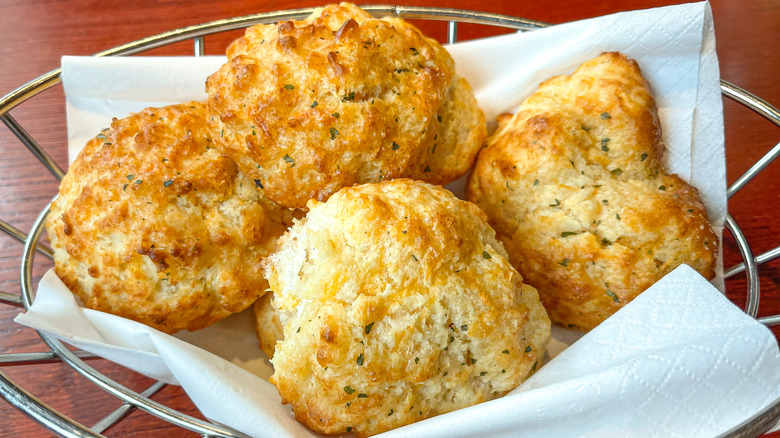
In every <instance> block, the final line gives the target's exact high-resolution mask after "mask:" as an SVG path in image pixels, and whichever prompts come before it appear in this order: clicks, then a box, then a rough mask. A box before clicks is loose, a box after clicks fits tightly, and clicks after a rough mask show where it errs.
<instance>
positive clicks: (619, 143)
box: [467, 53, 718, 330]
mask: <svg viewBox="0 0 780 438" xmlns="http://www.w3.org/2000/svg"><path fill="white" fill-rule="evenodd" d="M498 122H499V127H498V130H497V131H496V132H495V134H493V135H492V136H491V137H490V138H489V139H488V146H487V148H486V149H483V150H482V151H481V152H480V154H479V156H478V158H477V163H476V165H475V168H474V172H473V173H472V175H471V177H470V180H469V184H468V189H467V192H468V198H469V200H471V201H472V202H474V203H476V204H477V205H479V207H481V208H482V210H484V211H485V212H486V213H487V215H488V218H489V222H490V224H491V225H492V226H493V227H494V228H495V229H496V233H497V235H498V237H499V239H500V240H501V241H502V242H503V243H504V246H505V247H506V250H507V252H508V253H509V258H510V260H511V261H512V264H513V265H514V266H515V267H516V268H517V270H518V271H519V272H520V273H521V274H522V275H523V278H525V280H526V281H527V282H528V283H529V284H530V285H532V286H534V287H536V288H537V289H538V290H539V295H540V297H541V300H542V303H543V304H544V305H545V307H546V308H547V311H548V313H549V315H550V319H551V320H552V321H553V322H556V323H558V324H561V325H563V326H567V327H571V328H578V329H583V330H588V329H591V328H593V327H594V326H596V325H597V324H599V323H600V322H601V321H603V320H604V319H606V318H607V317H608V316H610V315H611V314H613V313H614V312H615V311H617V310H618V309H619V308H621V307H622V306H624V305H626V304H627V303H628V302H629V301H631V300H632V299H633V298H634V297H636V296H637V295H638V294H639V293H641V292H642V291H644V290H645V289H647V288H648V287H649V286H650V285H652V284H653V283H655V282H656V281H657V280H659V279H660V278H661V277H662V276H664V275H665V274H667V273H669V272H670V271H671V270H673V269H674V268H675V267H677V266H679V265H680V264H683V263H685V264H688V265H690V266H691V267H693V268H694V269H696V270H697V271H698V272H699V273H701V274H702V275H703V276H705V277H707V278H713V277H714V275H715V271H714V269H715V265H716V258H717V253H718V239H717V237H716V236H715V234H714V233H713V231H712V228H711V227H710V224H709V222H708V218H707V213H706V210H705V208H704V205H703V204H702V203H701V201H700V200H699V196H698V193H697V191H696V189H695V188H694V187H692V186H691V185H689V184H688V183H686V182H685V181H683V180H682V179H680V178H679V177H678V176H677V175H669V174H667V173H666V171H665V170H664V168H663V167H662V165H661V157H662V154H663V151H664V147H663V144H662V143H661V135H660V134H661V131H660V126H659V123H658V118H657V115H656V107H655V102H654V100H653V97H652V95H651V92H650V87H649V85H648V84H647V82H646V81H645V80H644V79H643V77H642V75H641V72H640V70H639V67H638V66H637V64H636V62H634V61H633V60H629V59H627V58H626V57H625V56H623V55H621V54H619V53H604V54H602V55H600V56H598V57H597V58H595V59H592V60H590V61H588V62H586V63H584V64H583V65H581V66H580V67H579V68H578V69H577V71H576V72H574V74H572V75H571V76H557V77H554V78H552V79H549V80H548V81H546V82H544V83H542V84H541V85H540V86H539V89H538V91H536V92H535V93H534V94H533V95H531V96H530V97H529V98H528V99H527V100H526V101H525V102H523V103H522V104H521V105H520V108H519V109H518V111H517V113H516V114H515V115H514V116H512V115H504V116H501V117H499V120H498Z"/></svg>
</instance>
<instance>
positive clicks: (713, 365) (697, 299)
mask: <svg viewBox="0 0 780 438" xmlns="http://www.w3.org/2000/svg"><path fill="white" fill-rule="evenodd" d="M449 49H450V52H451V53H452V55H453V57H454V58H455V60H456V64H457V68H458V71H459V73H460V74H461V75H463V76H464V77H466V78H467V79H468V80H469V82H470V83H471V84H472V86H473V87H474V89H475V92H476V94H477V98H478V101H479V104H480V106H481V107H482V108H483V109H484V111H485V114H486V119H487V120H488V121H493V120H495V116H496V115H498V114H500V113H504V112H513V111H514V110H515V109H516V107H517V106H518V105H519V103H520V102H521V101H522V100H523V99H525V98H526V97H527V96H528V95H530V94H531V93H532V92H533V91H534V90H535V89H536V86H537V85H538V83H539V82H541V81H543V80H546V79H547V78H549V77H550V76H553V75H560V74H570V73H571V72H572V71H573V70H574V69H575V68H576V67H577V66H578V65H579V64H581V63H582V62H584V61H586V60H588V59H590V58H592V57H595V56H597V55H598V54H599V53H601V52H602V51H620V52H622V53H624V54H626V55H627V56H629V57H631V58H634V59H636V60H637V62H638V63H639V65H640V68H641V69H642V72H643V74H644V76H645V77H646V79H647V80H648V81H649V82H650V83H651V86H652V88H653V91H654V95H655V98H656V101H657V104H658V107H659V117H660V120H661V123H662V127H663V132H664V141H665V143H666V145H667V149H668V151H667V155H666V156H665V165H666V166H667V169H669V170H670V171H671V172H673V173H678V174H680V175H681V176H682V177H683V178H684V179H686V180H688V181H689V182H692V183H693V184H694V185H695V186H697V187H698V188H699V190H700V193H701V195H702V198H703V200H704V202H705V204H706V205H707V207H708V211H709V214H710V218H711V220H712V222H713V223H714V224H715V225H716V227H718V229H721V227H722V224H723V221H724V218H725V212H726V185H725V184H726V178H725V154H724V145H723V120H722V104H721V95H720V88H719V81H718V78H719V72H718V64H717V57H716V55H715V46H714V33H713V28H712V15H711V11H710V8H709V5H708V4H707V3H695V4H688V5H680V6H672V7H666V8H658V9H651V10H646V11H635V12H626V13H621V14H615V15H611V16H607V17H600V18H595V19H591V20H585V21H581V22H576V23H570V24H565V25H559V26H555V27H552V28H549V29H543V30H539V31H534V32H531V33H525V34H514V35H508V36H503V37H497V38H490V39H485V40H479V41H473V42H468V43H463V44H457V45H455V46H451V47H449ZM223 62H224V58H223V57H201V58H188V57H181V58H160V57H156V58H141V57H132V58H79V57H65V58H63V83H64V86H65V92H66V96H67V111H68V131H69V137H68V139H69V152H70V157H71V159H73V158H75V156H76V154H77V153H78V151H79V150H80V148H81V147H82V146H83V145H84V144H85V143H86V141H87V140H88V139H89V138H91V137H93V136H94V135H95V133H97V132H99V131H100V129H102V128H105V127H107V126H108V125H109V123H110V120H111V117H124V116H126V115H127V114H129V113H130V112H134V111H140V110H142V109H143V108H146V107H148V106H161V105H167V104H172V103H178V102H184V101H188V100H203V99H205V97H206V96H205V93H204V91H203V89H204V82H205V79H206V77H207V76H208V75H209V74H210V73H212V72H213V71H215V70H216V69H217V68H218V67H219V66H220V65H221V64H222V63H223ZM719 272H720V270H719ZM718 284H719V285H722V281H721V282H720V283H718ZM247 313H248V312H244V313H242V314H239V315H235V316H233V317H230V318H228V319H226V320H224V321H222V322H220V323H218V324H216V325H215V326H212V327H210V328H208V329H205V330H202V331H198V332H194V333H182V334H178V335H177V336H176V337H172V336H168V335H165V334H163V333H161V332H159V331H156V330H154V329H151V328H148V327H146V326H143V325H141V324H138V323H135V322H132V321H129V320H125V319H123V318H119V317H116V316H112V315H107V314H104V313H101V312H96V311H93V310H89V309H83V308H81V307H79V305H78V304H77V303H76V301H75V299H74V298H73V295H72V294H71V293H70V292H69V291H68V290H67V289H66V288H65V286H64V285H63V284H62V283H61V282H60V280H59V279H58V278H57V277H56V275H54V274H53V273H52V272H50V273H47V274H46V275H45V276H44V278H43V279H42V281H41V283H40V285H39V287H38V292H37V298H36V300H35V303H34V305H33V307H32V308H31V309H30V311H29V312H28V313H27V314H20V315H19V316H18V317H17V318H16V321H17V322H19V323H22V324H25V325H28V326H30V327H33V328H36V329H39V330H44V331H47V332H49V333H52V334H54V335H55V336H57V337H59V338H61V339H64V340H66V341H67V342H68V343H70V344H73V345H75V346H77V347H79V348H82V349H85V350H87V351H91V352H94V353H96V354H99V355H101V356H104V357H107V358H109V359H111V360H113V361H115V362H118V363H121V364H123V365H125V366H127V367H128V368H131V369H134V370H136V371H138V372H141V373H143V374H145V375H148V376H151V377H155V378H158V379H161V380H163V381H165V382H169V383H178V384H181V385H182V386H183V387H184V389H185V390H186V391H187V393H188V394H189V395H190V397H191V398H192V399H193V401H194V403H195V404H196V405H197V406H198V408H199V409H200V410H201V411H202V412H203V414H204V415H205V416H206V417H207V418H210V419H212V420H215V421H218V422H220V423H223V424H225V425H228V426H231V427H233V428H235V429H237V430H240V431H243V432H245V433H247V434H249V435H252V436H310V435H311V432H310V431H308V429H306V428H305V427H303V426H302V425H300V424H299V423H298V422H296V421H295V420H294V419H293V417H292V413H291V411H290V409H289V408H288V407H285V406H282V405H281V404H280V403H279V395H278V394H277V392H276V390H275V389H274V388H273V386H272V385H270V384H269V383H268V382H267V381H265V380H263V379H261V378H257V377H255V375H260V376H263V377H267V376H268V375H270V373H271V369H270V368H269V365H268V362H267V360H266V359H265V357H264V355H262V353H260V352H259V349H257V347H256V345H257V341H256V339H255V338H254V333H253V330H252V324H253V322H252V320H251V318H252V317H251V315H248V314H247ZM554 336H555V339H554V340H553V341H552V343H551V345H550V348H549V349H550V350H551V353H552V356H556V355H557V357H556V358H555V359H554V360H552V361H551V362H549V363H548V364H546V365H544V366H543V367H542V368H541V370H540V371H539V372H537V373H536V374H535V375H534V376H532V377H531V379H529V380H528V381H527V382H526V383H525V384H523V385H521V386H520V387H519V388H518V389H516V390H515V391H513V392H512V393H511V394H510V395H508V396H506V397H503V398H501V399H498V400H494V401H491V402H487V403H483V404H480V405H477V406H473V407H470V408H467V409H463V410H459V411H456V412H453V413H450V414H446V415H442V416H439V417H435V418H432V419H428V420H425V421H422V422H419V423H416V424H413V425H410V426H407V427H403V428H400V429H397V430H394V431H391V432H388V433H387V435H388V436H430V437H453V436H486V435H489V436H518V435H521V434H522V435H523V436H542V435H544V436H550V435H554V436H571V435H581V436H613V435H615V436H627V435H628V436H631V435H642V436H648V435H649V436H652V435H656V436H681V437H682V436H686V437H687V436H710V435H714V434H717V433H719V432H722V431H725V430H728V429H729V428H731V427H733V426H734V425H736V424H738V423H739V422H741V421H743V420H745V419H746V418H748V417H750V416H751V415H752V414H753V413H755V412H757V411H758V410H759V409H761V408H762V407H764V406H766V405H767V404H768V403H770V402H771V401H773V400H775V399H776V398H777V397H778V396H780V374H778V370H780V366H778V365H780V363H779V361H778V359H780V356H779V353H778V347H777V342H776V340H775V338H774V336H773V335H772V333H771V332H770V331H769V330H767V329H766V328H765V327H763V326H762V325H760V324H758V323H757V322H755V321H754V320H752V319H751V318H749V317H747V316H745V315H744V314H743V313H742V312H741V311H740V310H739V309H737V308H736V307H734V306H733V305H732V304H731V303H730V302H728V300H726V299H725V298H724V297H723V296H722V295H721V294H720V293H718V291H717V290H716V289H714V288H713V287H712V286H711V285H710V284H708V283H707V282H706V281H705V280H704V279H703V278H701V277H700V276H699V275H698V274H697V273H695V272H694V271H693V270H691V269H690V268H687V267H680V268H678V269H677V270H676V271H674V272H673V273H672V274H670V275H669V276H667V277H666V278H664V279H663V280H661V281H660V282H658V283H657V284H656V285H655V286H653V287H652V288H651V289H649V290H648V291H646V292H645V293H643V294H642V295H641V296H640V297H639V298H637V299H636V300H634V301H633V302H632V303H630V304H629V305H627V306H626V307H625V308H624V309H623V310H621V311H620V312H618V313H617V314H616V315H615V316H613V317H612V318H610V319H609V320H607V321H606V322H605V323H604V324H602V325H601V326H599V327H597V328H596V329H595V330H593V331H592V332H591V333H589V334H588V335H586V336H585V337H583V338H582V339H581V340H579V341H578V342H576V343H574V344H573V345H572V346H571V347H569V348H568V349H567V348H566V347H568V346H569V345H571V344H572V343H573V342H574V341H575V340H576V338H578V337H579V335H578V334H574V333H572V332H570V331H566V330H559V329H556V330H555V331H554ZM184 340H186V341H187V342H185V341H184ZM193 344H194V345H199V346H201V347H203V348H205V349H208V350H210V351H211V353H210V352H207V351H205V350H204V349H201V348H198V347H196V346H193ZM564 350H565V351H564ZM561 351H563V352H562V353H560V352H561ZM212 353H214V354H212ZM558 353H560V354H558ZM215 354H216V355H220V356H222V358H220V357H218V356H216V355H215ZM223 358H224V359H223ZM242 368H243V369H242ZM246 370H249V371H251V373H250V372H248V371H246ZM253 374H254V375H253Z"/></svg>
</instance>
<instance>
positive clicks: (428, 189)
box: [264, 179, 550, 436]
mask: <svg viewBox="0 0 780 438" xmlns="http://www.w3.org/2000/svg"><path fill="white" fill-rule="evenodd" d="M309 207H310V211H309V213H308V215H307V216H306V218H305V219H303V220H301V221H299V222H297V223H296V224H295V225H294V226H293V227H292V228H291V229H290V231H289V232H288V233H287V234H285V235H284V236H283V237H282V238H281V239H280V240H279V248H278V249H277V251H276V252H275V253H274V254H273V255H271V256H270V257H269V258H268V259H267V260H266V263H265V265H264V269H265V274H266V276H267V277H268V279H269V282H270V284H271V289H272V290H273V291H274V298H273V299H274V303H275V305H276V307H277V308H278V309H279V313H280V319H281V322H282V325H283V327H284V339H283V340H282V341H281V342H279V343H277V344H276V352H275V355H274V358H273V364H274V369H275V373H274V375H273V377H272V378H271V381H272V382H273V383H274V384H275V385H276V387H277V389H278V390H279V393H280V394H281V396H282V399H283V401H284V402H285V403H291V404H292V406H293V410H294V412H295V415H296V418H297V419H298V420H299V421H301V422H303V423H305V424H306V425H307V426H309V427H311V428H312V429H313V430H315V431H317V432H320V433H328V434H334V433H343V432H345V431H351V432H354V433H356V434H357V435H358V436H366V435H373V434H376V433H380V432H383V431H386V430H389V429H392V428H396V427H400V426H402V425H405V424H409V423H412V422H416V421H419V420H423V419H425V418H428V417H431V416H434V415H438V414H442V413H445V412H449V411H452V410H455V409H459V408H463V407H466V406H470V405H473V404H476V403H479V402H482V401H486V400H490V399H493V398H496V397H498V396H501V395H503V394H505V393H506V392H507V391H509V390H511V389H513V388H515V387H516V386H517V385H519V384H520V383H521V382H522V381H523V380H525V378H527V377H528V375H529V374H530V373H531V372H532V371H533V370H535V368H536V367H537V366H539V365H540V364H539V361H540V360H541V358H542V356H543V353H544V349H545V347H546V344H547V341H548V339H549V335H550V321H549V319H548V318H547V315H546V313H545V311H544V308H543V307H542V306H541V304H540V303H539V299H538V295H537V293H536V291H535V290H534V288H532V287H530V286H528V285H525V284H523V282H522V278H521V277H520V275H519V274H518V273H517V271H515V269H514V268H512V266H511V265H510V264H509V262H508V260H507V258H506V252H505V251H504V249H503V247H502V245H501V243H500V242H499V241H498V240H496V239H495V235H494V231H493V230H492V229H491V228H490V227H489V226H488V225H487V222H486V220H485V215H484V213H482V212H481V211H480V210H479V209H478V208H477V207H476V206H474V205H473V204H471V203H468V202H465V201H461V200H459V199H457V198H455V197H454V196H453V195H452V194H451V193H450V192H448V191H446V190H444V189H442V188H441V187H436V186H432V185H428V184H426V183H423V182H419V181H413V180H409V179H396V180H391V181H384V182H382V183H376V184H366V185H361V186H355V187H351V188H345V189H342V190H341V191H339V192H338V193H336V194H335V195H333V196H332V197H331V198H330V199H329V200H328V201H327V202H325V203H319V202H316V201H311V202H310V203H309Z"/></svg>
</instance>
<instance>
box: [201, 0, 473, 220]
mask: <svg viewBox="0 0 780 438" xmlns="http://www.w3.org/2000/svg"><path fill="white" fill-rule="evenodd" d="M227 57H228V62H227V63H226V64H224V65H223V66H222V67H221V68H220V69H219V71H217V72H216V73H214V74H213V75H212V76H211V77H209V79H208V81H207V83H206V89H207V91H208V93H209V114H210V117H209V119H210V123H211V126H212V132H213V133H214V137H215V141H216V143H217V146H218V147H219V148H220V149H222V150H223V151H224V152H225V153H227V154H228V155H230V156H231V157H232V158H233V159H234V160H235V161H236V162H237V163H238V164H239V166H240V168H241V170H242V171H243V172H245V173H246V174H247V175H250V176H251V177H252V178H254V179H257V180H259V181H260V182H261V184H262V185H263V187H264V190H265V193H266V195H267V196H268V197H269V198H270V199H272V200H274V201H276V202H278V203H279V204H280V205H284V206H287V207H304V206H305V204H306V201H308V200H309V199H317V200H320V201H323V200H325V199H327V197H328V196H330V195H331V194H332V193H335V192H336V191H337V190H338V189H340V188H341V187H346V186H351V185H353V184H358V183H364V182H376V181H382V180H383V179H391V178H397V177H410V178H415V179H421V180H424V181H428V182H431V183H435V184H446V183H448V182H450V181H453V180H455V179H457V178H458V177H460V176H461V175H463V174H464V173H465V172H466V171H467V170H468V168H469V167H470V166H471V164H472V163H473V162H474V158H475V157H476V154H477V152H478V150H479V148H480V147H481V146H482V145H483V144H484V140H485V136H486V133H485V121H484V115H483V114H482V111H481V110H480V109H479V108H478V107H477V105H476V99H475V98H474V94H473V91H472V90H471V87H470V86H469V84H468V83H467V82H466V81H465V79H463V78H460V77H458V76H457V75H456V73H455V71H454V68H455V66H454V62H453V60H452V58H451V57H450V55H449V54H448V53H447V51H446V50H445V49H444V48H443V47H442V46H441V45H440V44H439V43H437V42H436V41H434V40H432V39H429V38H426V37H424V36H423V35H422V34H420V32H419V31H418V30H417V29H416V28H415V27H413V26H412V25H410V24H408V23H406V22H404V21H403V20H400V19H397V18H382V19H374V18H371V16H370V15H369V14H368V13H367V12H365V11H363V10H362V9H360V8H358V7H356V6H354V5H351V4H347V3H343V4H341V5H330V6H327V7H325V8H324V9H318V10H316V11H315V12H314V13H313V14H312V15H311V16H310V17H308V18H307V19H305V20H302V21H295V22H293V21H287V22H284V23H280V24H278V25H258V26H253V27H251V28H249V29H247V31H246V34H245V36H244V37H242V38H239V39H238V40H236V41H235V42H234V43H233V44H231V45H230V47H228V50H227Z"/></svg>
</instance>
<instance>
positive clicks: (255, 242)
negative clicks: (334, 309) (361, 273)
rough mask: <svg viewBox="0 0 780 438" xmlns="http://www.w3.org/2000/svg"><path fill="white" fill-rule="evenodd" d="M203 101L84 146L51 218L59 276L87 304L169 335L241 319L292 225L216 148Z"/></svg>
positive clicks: (138, 117) (150, 113)
mask: <svg viewBox="0 0 780 438" xmlns="http://www.w3.org/2000/svg"><path fill="white" fill-rule="evenodd" d="M205 111H206V108H205V103H200V102H190V103H186V104H181V105H172V106H168V107H164V108H148V109H146V110H144V111H141V112H139V113H135V114H132V115H130V116H129V117H126V118H124V119H120V120H117V119H114V121H113V122H112V124H111V128H107V129H105V130H103V132H101V133H100V134H98V136H97V137H95V138H93V139H92V140H90V141H89V142H88V143H87V145H86V147H85V148H84V150H83V151H82V152H81V154H80V155H79V156H78V158H77V159H76V160H75V161H74V162H73V164H72V165H71V167H70V169H69V170H68V174H67V175H66V176H65V178H64V179H63V180H62V184H61V185H60V193H59V197H58V198H57V199H56V200H55V201H54V203H53V204H52V207H51V212H50V214H49V216H48V219H47V222H46V228H47V230H48V234H49V239H50V240H51V242H52V247H53V249H54V253H55V268H56V272H57V275H59V277H60V278H61V279H62V280H63V281H64V282H65V284H66V285H67V286H68V287H69V288H70V289H71V291H73V292H74V293H75V294H76V295H77V296H78V297H79V298H81V300H82V301H83V302H84V304H85V305H86V306H87V307H89V308H91V309H97V310H102V311H105V312H109V313H113V314H116V315H121V316H124V317H127V318H130V319H134V320H136V321H140V322H142V323H144V324H147V325H150V326H152V327H154V328H157V329H159V330H162V331H164V332H168V333H173V332H176V331H178V330H181V329H185V328H186V329H188V330H196V329H199V328H203V327H206V326H208V325H210V324H212V323H214V322H216V321H218V320H220V319H222V318H224V317H226V316H228V315H229V314H231V313H234V312H238V311H241V310H243V309H245V308H246V307H248V306H249V305H250V304H252V302H253V301H255V299H257V297H259V296H260V295H262V294H263V293H264V291H265V290H266V288H267V285H268V283H267V282H266V280H265V279H264V278H263V276H262V273H261V272H260V269H259V264H260V261H261V260H262V259H263V258H264V257H265V256H266V255H267V254H268V253H269V252H270V251H271V250H272V249H273V245H274V242H275V240H276V238H277V237H278V236H279V235H281V234H282V233H283V232H284V230H285V229H286V227H287V225H289V224H290V223H291V222H292V218H291V212H290V211H288V210H287V209H283V208H280V207H278V206H276V205H275V204H273V203H272V202H270V201H268V200H267V199H264V198H263V196H262V194H261V192H260V191H259V190H258V189H257V188H256V187H255V182H254V181H252V179H251V178H248V177H247V176H245V175H244V174H242V173H241V172H240V171H239V170H238V167H237V166H236V165H235V163H233V162H232V161H231V160H230V159H229V158H227V157H225V156H223V155H221V154H220V152H219V151H218V150H217V149H216V148H214V147H212V140H211V138H210V135H209V130H208V126H207V124H206V121H205Z"/></svg>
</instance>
